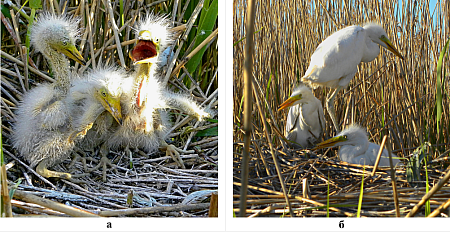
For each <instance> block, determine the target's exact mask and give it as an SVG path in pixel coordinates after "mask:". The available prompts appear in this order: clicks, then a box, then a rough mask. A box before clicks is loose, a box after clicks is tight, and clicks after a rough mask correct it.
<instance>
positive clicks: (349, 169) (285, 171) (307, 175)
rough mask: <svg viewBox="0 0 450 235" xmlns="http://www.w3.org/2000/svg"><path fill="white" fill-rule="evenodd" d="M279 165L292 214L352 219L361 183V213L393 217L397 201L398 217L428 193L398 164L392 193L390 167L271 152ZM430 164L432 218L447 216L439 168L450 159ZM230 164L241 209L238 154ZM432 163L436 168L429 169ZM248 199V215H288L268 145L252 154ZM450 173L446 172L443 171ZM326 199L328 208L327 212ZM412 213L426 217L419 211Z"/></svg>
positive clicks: (446, 188)
mask: <svg viewBox="0 0 450 235" xmlns="http://www.w3.org/2000/svg"><path fill="white" fill-rule="evenodd" d="M275 154H276V155H277V161H278V162H279V164H280V167H281V175H282V178H283V179H284V184H285V186H286V189H287V191H288V195H289V196H288V197H289V201H290V204H291V208H292V212H293V214H294V216H304V217H326V216H327V213H328V214H329V216H334V217H356V216H357V212H358V203H359V200H360V197H361V195H360V192H361V183H363V195H362V204H361V209H360V216H361V217H395V216H396V205H395V203H396V201H398V205H397V207H398V208H399V209H398V211H399V215H400V216H401V217H404V216H406V215H407V214H409V213H411V211H412V210H413V208H414V207H415V206H416V205H418V204H419V203H420V202H421V200H422V199H423V198H424V195H426V194H427V192H426V187H425V182H415V184H414V186H412V184H411V183H409V182H408V181H407V178H406V167H405V166H404V165H403V166H397V167H396V168H395V171H394V175H395V181H396V193H394V189H393V186H392V172H391V168H390V167H378V168H377V169H376V170H375V171H374V167H373V166H367V165H365V166H363V165H357V164H349V163H346V162H342V161H339V159H338V158H337V156H336V155H334V157H331V158H330V157H328V156H327V155H325V154H315V153H312V152H311V151H309V150H298V151H295V150H291V149H285V150H275ZM441 160H442V161H436V162H435V163H433V164H431V165H429V166H428V172H427V173H428V177H429V178H428V181H429V183H430V190H431V189H432V188H433V187H437V186H438V185H439V184H442V185H441V187H440V189H439V190H438V191H437V192H436V193H434V194H433V195H432V197H431V199H430V208H431V211H435V210H436V209H438V208H440V209H439V210H436V212H435V213H436V214H434V216H443V217H447V216H448V214H447V213H448V211H446V208H448V207H449V203H450V200H449V195H450V184H449V183H448V176H447V179H446V180H447V183H446V182H445V176H444V175H445V173H446V171H448V170H449V169H447V170H446V171H441V170H438V169H442V168H441V167H440V166H442V164H447V165H448V164H449V163H450V160H449V159H448V157H447V158H442V159H441ZM234 162H235V164H234V169H235V171H234V182H235V183H234V206H233V207H234V208H235V209H234V210H235V213H236V214H237V213H239V203H240V201H239V197H240V188H241V180H240V179H241V175H240V171H239V170H238V169H240V158H239V157H236V158H235V161H234ZM432 166H436V167H432ZM249 167H250V176H249V183H248V199H247V211H246V214H247V216H249V217H283V216H289V209H288V208H287V206H286V199H285V198H286V197H285V195H283V193H281V192H282V189H281V184H280V181H279V178H278V175H277V171H276V169H275V163H274V161H273V157H272V155H271V154H270V151H269V148H265V147H263V148H262V151H261V155H253V158H252V159H251V160H250V165H249ZM448 174H449V173H448V172H447V175H448ZM327 203H328V207H329V209H328V210H329V211H328V212H327ZM415 213H417V214H416V216H424V210H423V209H422V210H420V211H418V212H415Z"/></svg>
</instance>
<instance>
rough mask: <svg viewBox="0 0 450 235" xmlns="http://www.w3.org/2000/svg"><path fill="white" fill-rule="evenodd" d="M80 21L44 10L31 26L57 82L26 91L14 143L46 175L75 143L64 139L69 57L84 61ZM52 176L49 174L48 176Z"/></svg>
mask: <svg viewBox="0 0 450 235" xmlns="http://www.w3.org/2000/svg"><path fill="white" fill-rule="evenodd" d="M77 31H78V28H77V21H76V20H74V19H73V18H69V17H67V16H55V15H52V14H49V13H43V14H42V15H41V16H40V17H39V18H38V19H37V21H36V22H35V23H34V24H33V27H32V29H31V37H30V38H31V43H32V45H33V47H35V48H36V50H38V51H40V52H42V53H43V55H44V56H45V58H47V60H48V61H49V63H50V66H51V68H52V71H53V74H54V76H55V82H54V83H51V84H40V85H39V86H37V87H35V88H33V89H31V90H30V91H29V92H27V93H26V94H25V96H24V98H23V100H22V103H21V104H20V105H19V107H18V110H17V117H16V123H15V125H14V132H13V136H12V141H13V146H14V147H15V148H16V149H17V150H18V151H19V153H20V154H21V155H22V156H23V157H24V158H25V159H26V160H27V161H28V162H29V163H30V165H31V167H34V166H36V165H38V164H39V166H38V168H37V171H38V173H39V174H43V175H44V176H46V175H45V174H46V173H45V171H46V170H47V169H46V167H47V166H51V165H54V164H57V163H58V162H59V160H60V159H59V158H57V157H55V156H61V155H65V154H66V153H67V151H69V150H70V149H71V148H72V146H73V143H70V142H67V141H66V140H65V138H64V137H65V133H67V131H68V130H70V128H71V117H70V113H69V107H68V105H67V103H66V101H65V99H66V97H67V93H68V90H69V87H70V81H71V80H72V79H73V78H74V77H76V76H75V75H73V74H72V71H71V69H70V65H69V61H68V59H67V58H66V56H67V57H69V58H71V59H73V60H75V61H77V62H79V63H82V64H85V61H84V59H83V58H82V57H81V55H80V53H79V52H78V50H77V49H76V48H75V44H74V43H75V40H76V36H77ZM47 177H49V176H47Z"/></svg>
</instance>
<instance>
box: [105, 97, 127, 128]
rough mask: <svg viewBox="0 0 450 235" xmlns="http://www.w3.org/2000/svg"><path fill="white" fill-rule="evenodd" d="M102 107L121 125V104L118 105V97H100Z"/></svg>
mask: <svg viewBox="0 0 450 235" xmlns="http://www.w3.org/2000/svg"><path fill="white" fill-rule="evenodd" d="M101 103H102V105H103V107H104V108H105V109H106V110H107V111H108V112H109V113H111V115H112V116H113V117H114V119H116V121H117V122H118V123H119V124H120V125H122V124H123V119H122V106H121V105H120V97H111V96H108V97H105V98H102V99H101Z"/></svg>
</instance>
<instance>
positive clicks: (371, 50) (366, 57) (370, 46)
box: [361, 34, 380, 62]
mask: <svg viewBox="0 0 450 235" xmlns="http://www.w3.org/2000/svg"><path fill="white" fill-rule="evenodd" d="M378 54H380V47H379V46H378V44H376V43H375V42H373V41H372V39H370V37H369V36H367V34H366V47H365V48H364V52H363V55H362V58H361V61H362V62H370V61H372V60H374V59H375V58H377V56H378Z"/></svg>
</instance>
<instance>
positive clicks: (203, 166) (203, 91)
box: [1, 0, 218, 217]
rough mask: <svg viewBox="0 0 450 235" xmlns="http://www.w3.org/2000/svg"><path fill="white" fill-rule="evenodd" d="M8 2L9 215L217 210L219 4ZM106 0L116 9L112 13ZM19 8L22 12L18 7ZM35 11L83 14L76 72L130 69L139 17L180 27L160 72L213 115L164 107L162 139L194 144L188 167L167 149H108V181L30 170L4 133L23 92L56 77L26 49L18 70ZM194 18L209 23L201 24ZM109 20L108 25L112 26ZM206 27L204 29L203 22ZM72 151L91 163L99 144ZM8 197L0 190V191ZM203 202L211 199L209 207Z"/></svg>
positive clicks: (4, 47) (4, 103)
mask: <svg viewBox="0 0 450 235" xmlns="http://www.w3.org/2000/svg"><path fill="white" fill-rule="evenodd" d="M8 2H10V3H12V5H11V4H9V5H7V4H6V1H5V2H2V22H3V24H2V27H4V25H6V26H9V27H10V29H8V28H2V43H1V75H2V83H1V95H2V100H1V114H2V115H1V118H2V150H3V151H2V153H3V156H4V160H5V164H6V167H5V169H7V172H6V174H5V175H7V181H5V177H2V179H3V180H4V181H3V183H2V185H6V182H7V184H8V186H9V190H10V191H14V192H15V194H14V196H13V198H11V200H12V201H11V204H12V212H13V213H12V215H13V216H15V217H19V216H139V217H143V216H157V217H204V216H208V215H209V216H217V213H216V212H217V210H216V207H217V199H216V195H217V189H218V158H217V155H218V145H217V143H218V136H217V126H218V120H217V118H218V116H217V109H218V100H217V99H218V86H217V79H218V77H217V76H218V74H217V71H218V70H217V68H218V59H217V58H218V57H217V45H216V44H217V32H218V26H217V20H216V19H217V1H204V0H193V1H189V0H187V1H184V0H181V1H178V0H166V1H150V0H144V1H129V0H120V1H85V0H81V1H54V0H49V1H42V3H41V4H42V8H40V9H33V8H32V7H33V6H32V5H31V4H29V3H28V2H27V1H8ZM34 2H36V1H34ZM109 4H110V7H111V8H112V12H113V15H110V14H109V11H108V5H109ZM22 6H23V7H22ZM214 6H215V7H214ZM20 8H21V11H23V12H24V13H25V14H23V13H19V9H20ZM35 10H36V15H37V16H38V15H39V14H40V13H41V11H43V10H46V11H51V12H55V13H56V14H61V13H68V14H69V15H74V16H76V17H79V18H80V19H81V23H80V26H81V31H80V35H81V40H79V41H78V42H77V48H78V49H79V50H80V52H81V53H82V55H83V57H84V58H85V60H86V61H87V66H80V65H79V64H77V65H75V66H74V69H75V70H76V71H77V72H78V73H79V74H81V73H83V72H85V71H87V70H89V69H92V68H94V69H95V68H97V67H98V66H99V65H102V64H103V65H105V64H107V65H111V64H112V65H118V66H122V67H124V68H125V69H127V70H128V71H130V72H131V70H132V68H133V64H132V61H131V59H130V58H128V56H127V55H128V53H129V51H130V50H131V49H132V48H133V46H134V43H135V34H134V31H133V25H134V24H135V22H136V21H137V20H139V18H140V17H144V16H145V15H146V13H149V12H154V13H159V14H165V15H167V17H168V18H169V19H171V20H172V21H173V26H174V27H178V26H181V27H185V30H184V31H183V33H182V34H181V36H180V39H179V40H178V41H177V43H176V45H175V47H174V48H173V51H174V63H173V64H170V63H169V64H168V65H167V66H166V67H165V68H164V71H163V73H164V74H166V81H168V83H167V86H169V87H171V89H172V90H174V91H183V92H186V93H189V94H191V95H192V97H193V98H194V99H195V100H196V101H197V102H198V103H199V104H202V105H204V106H209V107H211V109H212V110H215V112H216V114H214V115H213V117H211V119H209V120H207V121H204V122H198V121H196V120H195V119H194V118H191V117H187V116H186V115H184V114H183V113H178V112H176V111H171V112H172V113H173V114H174V115H173V116H174V119H173V122H174V127H173V129H172V131H171V133H170V135H169V138H170V139H169V143H171V144H173V145H175V146H177V147H179V148H182V149H188V150H191V149H193V150H195V153H193V154H188V155H182V159H183V160H184V162H185V165H186V168H187V169H179V168H178V166H177V165H176V164H174V162H173V161H172V160H171V158H170V157H166V156H165V152H162V151H160V152H157V153H151V154H148V153H144V152H143V151H141V150H139V149H130V151H117V152H110V153H109V156H108V157H110V159H111V160H112V162H113V164H114V165H116V167H115V169H109V170H108V171H107V181H106V182H102V179H101V178H102V177H101V176H102V169H99V170H96V171H93V172H91V174H90V175H89V176H87V177H83V178H81V179H80V182H71V181H66V180H55V179H45V178H43V177H41V176H39V175H38V174H37V173H36V172H35V171H34V169H30V168H29V166H28V163H27V162H24V160H23V159H22V158H21V156H19V155H18V154H17V152H16V150H15V149H13V148H12V147H11V143H10V140H9V138H10V136H11V132H12V128H11V124H12V123H14V121H15V111H16V109H17V108H16V107H17V105H18V104H19V102H20V101H21V99H22V96H23V94H24V93H26V92H27V90H29V89H32V88H33V87H35V86H36V85H38V84H39V83H45V82H52V81H53V79H52V75H51V74H50V73H49V72H50V71H49V68H48V65H47V63H46V61H45V58H44V57H43V56H42V54H40V53H36V52H35V51H34V48H33V47H31V48H30V56H29V58H30V63H29V64H30V66H28V67H26V66H24V64H26V62H25V58H26V56H25V55H26V49H27V46H26V32H27V24H28V22H29V19H30V18H31V17H30V16H31V15H32V11H35ZM214 11H216V13H215V14H214ZM7 13H8V14H7ZM200 20H204V21H205V22H208V23H207V24H208V25H206V26H205V25H204V24H203V25H202V24H200V23H199V22H200ZM111 22H115V24H116V25H117V28H116V27H114V25H113V24H112V23H111ZM203 26H204V27H205V28H200V27H203ZM15 28H16V30H14V29H15ZM116 36H117V37H116ZM117 39H119V40H117ZM23 48H24V49H23ZM169 62H170V60H169ZM72 65H73V62H72ZM27 77H28V79H27ZM24 84H25V85H24ZM27 84H29V86H28V87H27ZM77 152H78V154H79V155H80V156H78V157H81V159H82V160H83V161H85V162H86V166H87V167H89V168H91V167H93V166H96V165H97V163H98V162H99V160H100V157H99V156H98V150H95V151H94V152H79V151H77ZM76 155H77V154H74V156H76ZM53 169H54V170H57V171H63V172H71V173H83V172H85V165H84V164H83V163H82V162H80V161H70V160H66V161H65V162H64V163H62V164H59V165H58V166H55V167H54V168H53ZM6 194H7V192H6V191H5V190H2V195H3V196H4V195H6ZM211 197H213V198H215V199H214V200H212V199H211ZM5 198H6V197H5ZM43 198H46V199H49V200H46V199H43ZM210 200H211V201H214V203H212V205H210ZM3 203H8V202H3ZM64 204H65V205H64ZM5 205H6V204H5ZM2 206H3V204H2ZM210 206H211V208H210ZM2 208H3V207H2ZM74 211H78V212H79V211H81V212H82V213H81V214H80V213H78V212H74ZM211 211H215V212H213V213H212V212H211Z"/></svg>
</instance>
